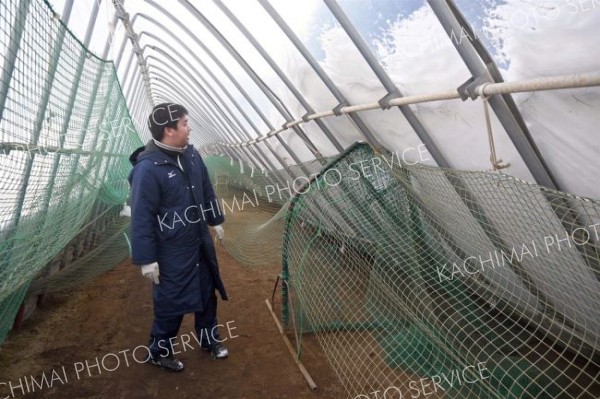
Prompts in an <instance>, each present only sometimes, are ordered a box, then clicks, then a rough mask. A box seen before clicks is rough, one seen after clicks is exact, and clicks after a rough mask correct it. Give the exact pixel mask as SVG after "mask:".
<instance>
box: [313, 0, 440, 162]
mask: <svg viewBox="0 0 600 399" xmlns="http://www.w3.org/2000/svg"><path fill="white" fill-rule="evenodd" d="M323 2H324V3H325V5H326V6H327V8H329V10H330V11H331V13H332V14H333V16H334V17H335V18H336V20H337V21H338V22H339V23H340V25H341V27H342V29H344V31H345V32H346V34H347V35H348V37H349V38H350V40H351V41H352V42H353V43H354V45H355V46H356V48H357V50H358V51H359V52H360V54H361V55H362V56H363V58H364V59H365V61H366V62H367V64H368V65H369V67H370V68H371V70H372V71H373V73H374V74H375V76H376V77H377V79H379V81H380V82H381V84H382V85H383V87H384V88H385V89H386V91H387V93H388V94H387V95H386V96H384V97H383V98H382V99H381V100H379V104H380V105H381V106H382V107H384V108H389V101H390V100H391V99H393V98H397V97H402V93H401V92H400V89H398V87H396V85H395V84H394V82H393V81H392V79H391V78H390V76H389V75H388V73H387V72H386V71H385V70H384V69H383V67H382V66H381V64H380V63H379V61H377V59H376V58H375V56H374V55H373V53H372V52H371V49H369V46H368V44H367V42H366V41H365V40H364V39H363V38H362V36H361V35H360V33H359V32H358V30H357V29H356V28H355V27H354V25H353V24H352V22H351V21H350V18H348V16H347V15H346V13H345V12H344V10H343V9H342V7H341V6H340V5H339V4H337V2H336V0H323ZM398 108H399V109H400V111H401V112H402V114H403V115H404V118H406V120H407V122H408V124H409V125H410V126H411V127H412V129H413V130H414V131H415V133H416V134H417V136H418V137H419V140H421V142H422V143H423V144H425V146H426V147H427V150H428V151H429V153H430V154H431V156H432V157H433V160H434V161H435V162H436V163H437V164H438V166H441V167H445V168H449V167H450V164H449V163H448V161H447V160H446V157H445V156H444V155H443V154H442V152H441V151H440V149H439V148H438V146H437V144H435V142H434V141H433V138H432V137H431V136H430V134H429V132H427V129H425V127H424V126H423V124H422V123H421V121H420V120H419V118H418V117H417V116H416V114H415V113H414V111H413V110H412V109H411V108H410V106H408V105H401V106H399V107H398Z"/></svg>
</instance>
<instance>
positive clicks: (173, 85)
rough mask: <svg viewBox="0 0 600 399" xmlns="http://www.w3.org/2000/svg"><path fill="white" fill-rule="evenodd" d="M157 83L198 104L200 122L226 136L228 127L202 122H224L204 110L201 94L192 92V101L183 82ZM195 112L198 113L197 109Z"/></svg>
mask: <svg viewBox="0 0 600 399" xmlns="http://www.w3.org/2000/svg"><path fill="white" fill-rule="evenodd" d="M148 57H149V58H150V57H152V56H148ZM152 58H154V59H156V60H157V61H159V62H161V63H162V61H161V60H159V59H158V58H156V57H152ZM150 66H151V67H152V68H153V69H158V70H159V72H161V73H165V72H166V71H165V70H163V69H162V68H160V67H158V66H156V65H150ZM149 73H151V74H154V72H152V71H149ZM155 83H156V86H158V85H159V84H160V86H164V88H165V89H168V90H174V91H175V92H176V93H177V95H179V96H180V97H183V98H186V99H187V101H189V102H190V103H193V104H196V107H197V112H199V113H200V118H197V119H198V120H199V122H200V124H201V125H204V126H205V128H206V126H208V127H209V128H210V130H211V131H212V132H213V134H212V135H213V137H221V138H223V139H224V138H225V137H224V134H225V133H224V132H226V131H227V130H226V129H225V130H223V129H220V128H219V127H217V126H215V124H214V123H208V125H206V124H205V123H203V122H202V121H215V120H216V121H217V122H219V124H220V125H221V124H223V123H222V122H221V121H220V120H219V119H217V118H215V117H212V118H211V117H210V116H209V115H207V114H206V113H205V112H204V111H205V110H206V109H207V107H206V106H205V102H206V100H203V99H201V98H200V96H199V95H198V94H197V93H193V94H192V96H193V101H192V97H190V95H188V94H187V91H186V90H183V89H184V88H183V87H181V84H180V83H179V82H173V81H167V80H166V79H158V80H155ZM213 112H214V111H213ZM194 113H196V111H195V112H194ZM204 141H205V142H206V140H204ZM207 144H210V143H207ZM234 152H236V153H237V151H234ZM227 153H228V152H227ZM228 154H229V153H228ZM235 158H239V159H244V158H245V159H249V157H248V156H242V157H240V156H239V155H236V157H235ZM250 159H251V158H250Z"/></svg>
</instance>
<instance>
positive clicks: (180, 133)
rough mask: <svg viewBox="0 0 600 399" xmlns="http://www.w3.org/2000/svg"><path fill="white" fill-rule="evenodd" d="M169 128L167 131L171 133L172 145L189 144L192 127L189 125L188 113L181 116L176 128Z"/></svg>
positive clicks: (181, 145)
mask: <svg viewBox="0 0 600 399" xmlns="http://www.w3.org/2000/svg"><path fill="white" fill-rule="evenodd" d="M167 130H168V131H167V132H166V133H167V134H169V137H170V140H169V141H170V142H171V145H173V146H175V147H183V146H186V145H187V144H188V140H189V139H190V132H191V131H192V129H191V128H190V127H189V118H188V116H187V115H183V116H182V117H181V118H179V120H178V121H177V126H176V128H167Z"/></svg>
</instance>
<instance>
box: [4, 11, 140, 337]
mask: <svg viewBox="0 0 600 399" xmlns="http://www.w3.org/2000/svg"><path fill="white" fill-rule="evenodd" d="M0 38H1V40H0V53H1V54H3V58H2V67H1V76H0V192H1V197H0V240H1V241H0V343H1V342H2V341H3V340H4V339H5V337H6V334H7V332H8V331H9V330H10V329H11V328H12V326H13V322H14V320H15V317H16V316H17V312H18V311H19V309H20V308H21V311H22V312H28V311H29V312H30V311H31V310H32V309H34V308H35V302H36V301H37V298H38V294H41V293H45V292H52V291H56V290H59V289H63V288H65V287H71V286H76V285H78V284H79V283H81V282H82V281H84V280H86V279H88V278H91V277H93V276H95V275H97V274H99V273H101V272H102V271H104V270H106V269H108V268H111V267H113V266H115V265H116V264H117V263H118V262H119V261H121V260H123V259H125V258H127V256H128V253H129V251H128V245H127V240H126V238H125V236H124V233H125V232H126V229H127V226H128V219H127V218H125V217H120V216H119V212H120V210H121V208H122V206H123V204H124V202H125V200H126V198H127V194H128V183H127V180H126V178H127V175H128V173H129V170H130V169H131V166H130V164H129V162H128V156H129V154H130V153H131V152H132V151H133V149H135V148H136V147H138V146H139V145H140V140H139V138H138V137H139V136H138V134H137V130H136V129H135V127H134V126H133V124H132V121H131V118H130V115H129V112H128V109H127V106H126V104H125V99H124V97H123V94H122V91H121V87H120V85H119V83H118V81H117V76H116V71H115V69H114V65H113V63H112V62H107V61H104V60H102V59H99V58H97V57H96V56H95V55H94V54H92V53H90V52H89V51H88V50H87V49H86V48H85V47H84V46H83V45H82V44H81V43H80V42H79V41H78V40H77V39H76V38H75V37H74V35H73V34H72V33H71V32H70V31H69V30H68V29H67V28H66V27H65V25H64V24H63V23H62V22H61V21H60V18H59V17H58V16H57V15H56V14H55V13H54V12H53V11H52V9H51V7H50V6H49V4H48V3H47V2H42V1H29V0H23V1H2V2H0ZM34 280H35V282H34ZM27 293H29V296H28V298H29V299H27V300H26V301H25V302H24V300H25V298H26V296H27ZM23 303H24V306H23V307H21V305H22V304H23Z"/></svg>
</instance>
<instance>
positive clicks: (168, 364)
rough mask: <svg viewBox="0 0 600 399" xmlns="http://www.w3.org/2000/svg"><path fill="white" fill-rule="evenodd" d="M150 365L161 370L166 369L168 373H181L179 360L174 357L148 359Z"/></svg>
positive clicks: (181, 365)
mask: <svg viewBox="0 0 600 399" xmlns="http://www.w3.org/2000/svg"><path fill="white" fill-rule="evenodd" d="M149 361H150V364H153V365H155V366H158V367H160V368H163V369H167V370H169V371H182V370H183V363H182V362H181V361H180V360H177V359H175V358H174V357H162V356H159V357H156V358H152V357H151V358H150V359H149Z"/></svg>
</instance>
